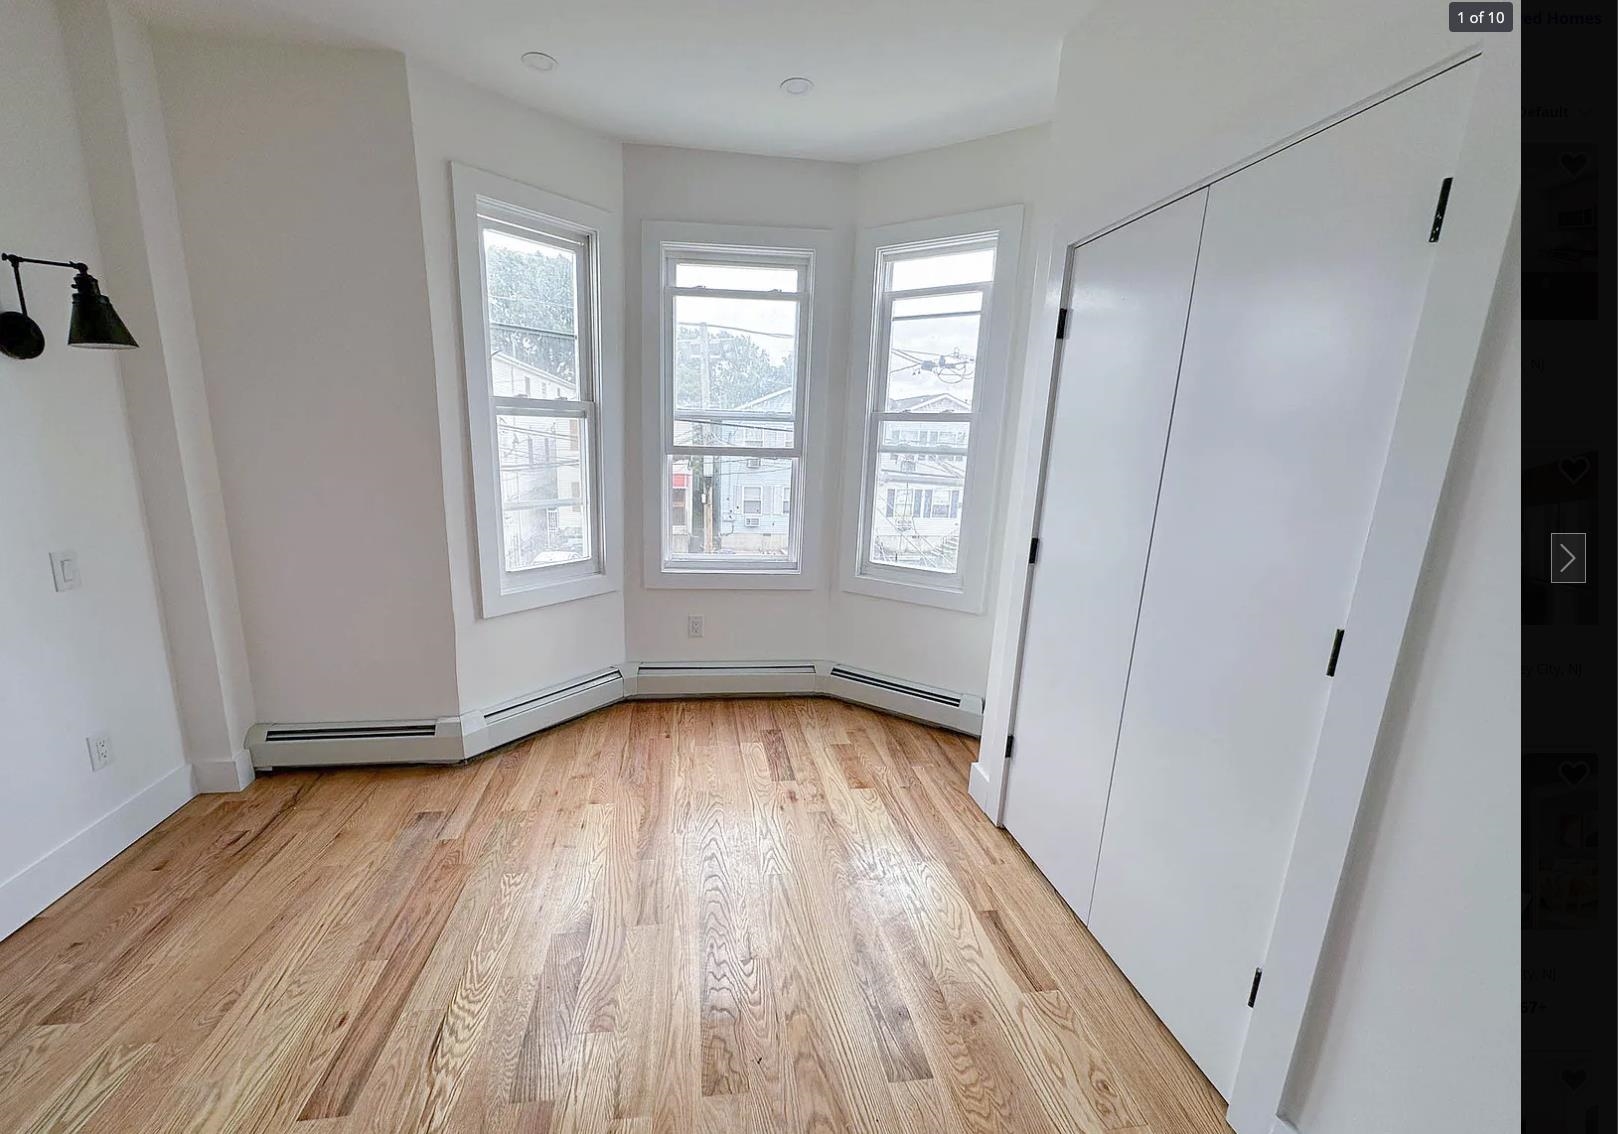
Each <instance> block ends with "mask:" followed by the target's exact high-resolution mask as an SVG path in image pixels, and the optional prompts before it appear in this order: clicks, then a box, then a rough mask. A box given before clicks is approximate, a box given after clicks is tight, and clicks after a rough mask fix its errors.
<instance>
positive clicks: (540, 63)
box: [522, 51, 560, 71]
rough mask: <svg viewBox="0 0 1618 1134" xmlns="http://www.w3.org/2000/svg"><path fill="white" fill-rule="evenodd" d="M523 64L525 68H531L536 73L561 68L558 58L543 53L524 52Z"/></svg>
mask: <svg viewBox="0 0 1618 1134" xmlns="http://www.w3.org/2000/svg"><path fill="white" fill-rule="evenodd" d="M522 62H523V66H524V67H531V68H532V69H534V70H535V71H554V70H556V68H557V67H558V66H560V64H558V63H557V62H556V56H554V55H546V54H545V53H544V52H543V51H525V52H523V56H522Z"/></svg>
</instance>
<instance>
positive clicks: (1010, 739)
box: [1006, 734, 1017, 760]
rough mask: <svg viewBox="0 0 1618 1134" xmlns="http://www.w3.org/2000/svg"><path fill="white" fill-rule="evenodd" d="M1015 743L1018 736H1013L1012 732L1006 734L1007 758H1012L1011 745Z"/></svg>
mask: <svg viewBox="0 0 1618 1134" xmlns="http://www.w3.org/2000/svg"><path fill="white" fill-rule="evenodd" d="M1015 743H1017V738H1016V737H1015V736H1011V735H1010V734H1007V736H1006V759H1007V760H1009V759H1011V746H1012V745H1013V744H1015Z"/></svg>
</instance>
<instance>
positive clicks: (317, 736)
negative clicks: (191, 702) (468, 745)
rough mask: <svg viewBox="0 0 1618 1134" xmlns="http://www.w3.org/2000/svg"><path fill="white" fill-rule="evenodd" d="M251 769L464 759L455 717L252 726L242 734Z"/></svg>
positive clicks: (420, 762) (417, 762)
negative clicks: (251, 762)
mask: <svg viewBox="0 0 1618 1134" xmlns="http://www.w3.org/2000/svg"><path fill="white" fill-rule="evenodd" d="M247 751H248V752H250V753H251V754H252V757H253V767H255V768H257V769H259V770H261V771H262V770H266V769H269V768H318V767H332V766H338V765H345V764H454V763H456V762H458V761H461V760H464V759H466V754H465V752H464V750H463V748H462V744H461V722H460V718H458V717H446V718H442V719H439V720H419V721H337V722H327V723H321V724H257V725H254V726H253V727H252V728H251V729H249V730H248V732H247Z"/></svg>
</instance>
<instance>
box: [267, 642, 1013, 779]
mask: <svg viewBox="0 0 1618 1134" xmlns="http://www.w3.org/2000/svg"><path fill="white" fill-rule="evenodd" d="M746 696H758V697H794V696H796V697H812V696H825V697H835V698H837V699H839V700H843V701H850V702H853V703H855V704H859V705H866V706H868V707H870V708H873V709H880V710H882V711H883V712H887V713H893V714H894V715H896V716H901V717H908V718H910V719H911V720H917V721H921V722H923V723H924V724H932V725H940V726H942V727H944V728H948V729H952V730H954V731H956V732H962V733H966V734H967V735H969V736H977V735H979V734H980V733H981V732H982V729H983V700H982V698H980V697H974V696H971V695H969V694H961V693H954V692H951V691H950V690H947V689H939V688H937V687H935V686H930V685H922V684H918V683H916V682H911V681H904V680H901V679H900V678H896V677H890V676H888V675H886V674H880V673H874V672H871V671H869V670H862V669H855V668H853V667H852V666H845V665H842V664H839V663H836V662H823V661H821V662H816V661H759V662H639V663H636V662H631V663H628V664H626V665H624V666H622V667H612V668H608V669H604V670H600V671H598V672H596V673H591V674H587V675H585V676H583V677H579V678H575V679H574V680H571V681H565V682H562V683H560V684H558V685H553V686H550V687H549V688H546V689H541V690H537V691H535V692H533V693H529V694H524V695H522V696H520V697H515V698H512V699H511V700H509V701H504V702H501V703H500V704H498V705H495V706H493V707H491V708H488V709H485V710H483V711H481V712H472V713H467V714H466V715H464V716H460V717H445V718H441V719H438V720H413V721H332V722H324V723H313V724H286V723H277V724H259V725H254V726H253V728H252V729H251V730H250V731H249V732H248V734H247V749H248V751H249V752H250V753H251V754H252V757H253V767H255V768H257V769H259V770H260V771H265V770H269V769H273V768H316V767H341V766H345V765H352V764H456V763H460V762H461V761H463V760H468V759H470V758H472V757H474V756H478V755H481V754H482V753H484V752H487V751H489V750H490V749H493V748H498V747H500V746H501V745H502V744H509V743H511V742H512V741H514V740H520V739H521V738H522V737H525V736H529V735H532V734H533V733H536V732H540V731H542V730H544V729H547V728H552V727H554V726H555V725H559V724H561V723H563V722H564V721H569V720H572V719H573V718H574V717H580V716H583V715H584V714H586V713H590V712H594V711H595V710H596V709H602V708H605V707H607V706H608V705H612V704H616V703H617V702H619V701H622V700H625V699H632V698H639V699H653V698H660V697H669V698H679V697H746Z"/></svg>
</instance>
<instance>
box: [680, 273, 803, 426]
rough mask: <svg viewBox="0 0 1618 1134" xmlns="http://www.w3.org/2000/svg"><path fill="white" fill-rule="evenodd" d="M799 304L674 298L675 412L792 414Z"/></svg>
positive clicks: (689, 296)
mask: <svg viewBox="0 0 1618 1134" xmlns="http://www.w3.org/2000/svg"><path fill="white" fill-rule="evenodd" d="M797 349H798V304H797V301H796V300H779V299H713V298H709V297H707V296H692V295H677V296H675V297H674V407H675V409H676V411H678V410H746V411H749V412H755V413H758V412H770V413H785V414H790V413H792V412H793V411H794V408H795V403H796V397H795V391H794V383H795V380H796V377H797Z"/></svg>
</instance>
